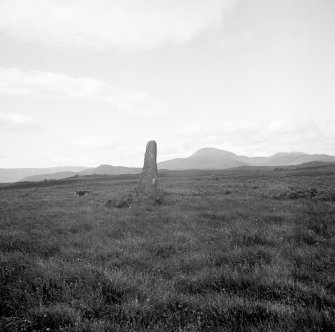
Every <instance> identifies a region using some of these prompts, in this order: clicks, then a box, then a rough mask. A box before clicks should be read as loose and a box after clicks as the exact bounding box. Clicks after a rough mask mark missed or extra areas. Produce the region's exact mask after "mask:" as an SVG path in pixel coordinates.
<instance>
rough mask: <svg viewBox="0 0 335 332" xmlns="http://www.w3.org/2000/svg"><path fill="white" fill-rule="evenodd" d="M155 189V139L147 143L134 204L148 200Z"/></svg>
mask: <svg viewBox="0 0 335 332" xmlns="http://www.w3.org/2000/svg"><path fill="white" fill-rule="evenodd" d="M156 190H157V144H156V142H155V141H149V142H148V143H147V147H146V151H145V156H144V166H143V170H142V174H141V176H140V180H139V182H138V185H137V188H136V191H135V197H134V202H133V203H134V204H138V203H141V202H145V201H146V200H150V198H152V196H153V195H154V194H155V193H156Z"/></svg>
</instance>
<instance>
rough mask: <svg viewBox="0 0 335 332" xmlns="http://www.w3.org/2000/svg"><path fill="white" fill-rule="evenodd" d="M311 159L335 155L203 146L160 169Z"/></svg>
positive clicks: (326, 159)
mask: <svg viewBox="0 0 335 332" xmlns="http://www.w3.org/2000/svg"><path fill="white" fill-rule="evenodd" d="M311 161H322V162H335V156H330V155H326V154H307V153H303V152H280V153H276V154H274V155H273V156H269V157H247V156H240V155H236V154H235V153H232V152H229V151H225V150H220V149H216V148H203V149H200V150H198V151H197V152H196V153H194V154H192V155H191V156H189V157H186V158H176V159H171V160H167V161H163V162H161V163H159V164H158V167H159V168H160V169H169V170H176V169H179V170H182V169H226V168H232V167H239V166H288V165H299V164H303V163H307V162H311Z"/></svg>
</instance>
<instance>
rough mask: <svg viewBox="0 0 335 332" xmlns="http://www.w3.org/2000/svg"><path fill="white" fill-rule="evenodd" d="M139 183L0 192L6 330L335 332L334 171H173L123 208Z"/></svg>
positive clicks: (80, 182)
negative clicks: (151, 195)
mask: <svg viewBox="0 0 335 332" xmlns="http://www.w3.org/2000/svg"><path fill="white" fill-rule="evenodd" d="M136 183H137V177H136V176H116V177H112V176H109V177H107V176H105V177H103V176H101V177H94V176H93V177H86V178H72V179H69V180H59V181H47V182H41V183H35V184H34V183H22V184H18V185H13V186H8V185H3V186H1V187H0V312H1V320H0V330H1V331H144V330H145V331H334V330H335V170H334V168H330V167H328V168H318V169H302V170H271V169H269V170H267V169H264V170H235V171H217V172H209V171H207V172H204V171H203V172H200V171H199V172H197V171H193V172H169V173H168V172H165V173H164V172H163V173H161V176H160V179H159V186H160V188H161V190H162V191H163V192H164V195H163V198H162V199H160V200H158V201H157V204H156V205H155V206H153V207H146V208H145V207H142V208H134V209H128V208H124V207H123V204H122V202H123V201H124V200H126V197H127V195H129V194H130V193H132V192H133V190H134V188H135V186H136ZM77 190H89V191H90V193H89V194H88V195H85V196H83V197H76V196H74V192H75V191H77ZM109 200H110V201H109ZM108 201H109V203H107V202H108ZM111 202H112V204H111ZM115 202H117V204H116V205H117V206H119V208H115V206H116V205H115V204H114V203H115ZM106 203H107V204H106Z"/></svg>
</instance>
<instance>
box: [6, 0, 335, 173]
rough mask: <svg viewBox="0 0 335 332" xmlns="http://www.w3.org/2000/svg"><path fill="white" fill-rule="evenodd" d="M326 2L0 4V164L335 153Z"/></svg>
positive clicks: (330, 13)
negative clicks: (152, 149) (149, 155)
mask: <svg viewBox="0 0 335 332" xmlns="http://www.w3.org/2000/svg"><path fill="white" fill-rule="evenodd" d="M334 17H335V1H334V0H0V168H11V167H51V166H64V165H74V166H79V165H82V166H90V167H91V166H98V165H100V164H110V165H123V166H141V165H142V163H143V156H144V151H145V145H146V142H147V141H149V140H152V139H154V140H156V142H157V145H158V161H163V160H167V159H171V158H175V157H186V156H188V155H190V154H192V153H194V152H195V151H196V150H198V149H200V148H203V147H209V146H210V147H216V148H220V149H224V150H228V151H232V152H234V153H237V154H243V155H248V156H264V155H271V154H274V153H277V152H282V151H303V152H307V153H327V154H332V155H335V61H334V59H335V20H334Z"/></svg>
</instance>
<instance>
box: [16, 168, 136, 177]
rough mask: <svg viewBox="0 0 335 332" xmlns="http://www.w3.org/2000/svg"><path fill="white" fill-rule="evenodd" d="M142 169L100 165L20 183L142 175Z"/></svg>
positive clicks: (51, 174)
mask: <svg viewBox="0 0 335 332" xmlns="http://www.w3.org/2000/svg"><path fill="white" fill-rule="evenodd" d="M141 170H142V169H141V168H136V167H123V166H111V165H100V166H98V167H95V168H86V169H84V170H82V171H80V172H56V173H50V174H37V175H33V176H28V177H25V178H23V179H21V180H20V181H43V180H45V179H47V180H49V179H53V180H59V179H64V178H69V177H72V176H76V175H79V176H85V175H95V174H96V175H102V174H106V175H121V174H139V173H141Z"/></svg>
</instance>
